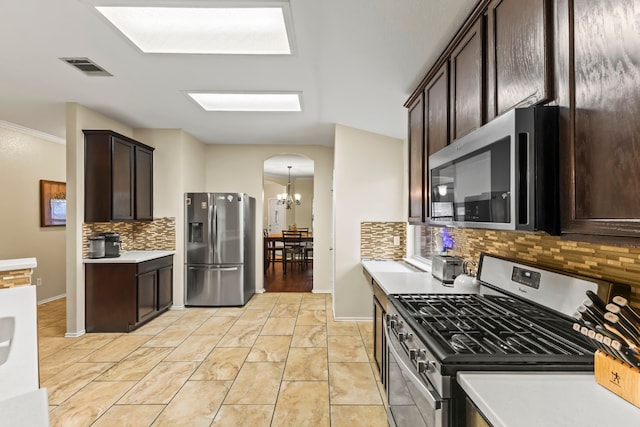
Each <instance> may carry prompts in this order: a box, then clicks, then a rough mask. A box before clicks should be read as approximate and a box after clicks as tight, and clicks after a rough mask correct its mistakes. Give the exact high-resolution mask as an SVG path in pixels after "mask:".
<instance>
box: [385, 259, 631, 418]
mask: <svg viewBox="0 0 640 427" xmlns="http://www.w3.org/2000/svg"><path fill="white" fill-rule="evenodd" d="M478 279H479V281H480V283H481V286H480V289H479V292H478V293H477V294H397V295H390V296H389V306H388V313H387V316H386V318H385V334H386V340H387V357H386V370H385V372H386V374H385V376H386V378H385V380H386V381H385V384H386V386H387V399H388V418H389V423H390V425H391V426H397V427H409V426H410V427H419V426H427V427H436V426H438V427H459V426H465V425H467V417H468V416H469V415H470V414H468V412H470V411H471V409H468V407H469V405H470V403H469V402H468V401H467V399H466V396H465V394H464V392H463V390H462V389H461V387H460V386H459V385H458V383H457V381H456V373H457V372H461V371H591V370H593V352H594V351H595V348H594V347H593V346H592V345H591V343H589V342H588V341H587V340H585V339H584V338H582V337H581V336H580V335H578V334H576V333H575V332H574V331H573V329H572V325H573V321H574V320H575V319H573V317H571V316H572V314H573V312H574V310H575V308H576V307H577V306H578V305H580V304H581V302H582V301H583V300H584V299H585V292H586V291H587V290H591V291H593V292H597V293H598V294H599V295H600V296H601V297H602V298H603V299H604V300H608V299H609V298H610V296H611V294H612V293H615V294H620V293H622V294H625V293H628V287H626V286H625V285H614V284H611V283H606V282H602V281H597V280H592V279H586V278H580V277H575V276H571V275H568V274H563V273H559V272H554V271H549V270H544V269H541V268H538V267H535V266H531V265H526V264H523V263H521V262H515V261H512V260H508V259H503V258H499V257H495V256H490V255H486V254H483V255H482V256H481V261H480V267H479V271H478ZM523 398H526V396H523Z"/></svg>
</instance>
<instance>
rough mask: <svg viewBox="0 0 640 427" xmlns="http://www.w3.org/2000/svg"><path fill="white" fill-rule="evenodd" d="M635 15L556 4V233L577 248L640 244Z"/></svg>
mask: <svg viewBox="0 0 640 427" xmlns="http://www.w3.org/2000/svg"><path fill="white" fill-rule="evenodd" d="M636 9H637V8H636ZM636 9H634V3H633V2H631V3H629V2H627V1H623V0H613V1H607V2H586V1H568V0H561V1H558V22H559V23H560V26H559V33H560V34H563V35H564V36H563V37H562V38H560V39H559V41H558V58H559V67H558V68H559V69H560V70H562V73H559V76H558V82H559V83H558V102H559V104H560V106H561V107H563V109H562V111H563V114H562V116H561V120H560V130H561V141H563V142H564V144H563V145H562V151H561V162H562V166H563V167H562V173H563V175H562V178H563V182H562V191H563V198H562V201H563V206H562V212H563V221H562V231H563V233H566V234H580V235H582V236H574V237H578V238H580V239H581V240H584V239H586V240H594V241H601V242H612V241H615V242H616V243H621V242H623V241H624V237H636V238H637V237H640V185H638V184H639V183H640V167H639V166H640V143H639V141H640V121H639V120H638V118H639V117H640V88H639V86H638V75H639V74H640V65H639V64H640V36H639V35H638V31H637V29H638V23H637V10H636ZM570 30H571V31H570ZM571 36H573V39H572V38H571ZM571 70H573V72H571ZM614 236H615V239H613V238H612V237H614ZM632 244H634V245H637V244H638V242H637V240H635V241H632Z"/></svg>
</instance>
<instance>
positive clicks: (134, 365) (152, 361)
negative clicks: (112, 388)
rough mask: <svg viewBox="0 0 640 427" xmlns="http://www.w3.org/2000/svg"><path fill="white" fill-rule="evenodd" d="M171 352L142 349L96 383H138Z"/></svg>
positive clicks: (169, 349)
mask: <svg viewBox="0 0 640 427" xmlns="http://www.w3.org/2000/svg"><path fill="white" fill-rule="evenodd" d="M171 351H173V349H171V348H162V347H158V348H154V347H141V348H139V349H137V350H135V351H134V352H132V353H131V354H130V355H129V356H127V358H126V359H123V360H122V361H121V362H119V363H117V364H116V365H114V366H113V367H112V368H110V369H109V370H108V371H106V372H105V373H104V374H102V375H101V376H99V377H98V378H97V380H96V381H138V380H140V379H142V378H144V376H145V375H147V374H148V373H149V371H151V370H152V369H153V368H155V367H156V365H158V363H160V362H161V361H162V360H163V359H164V358H165V357H167V355H168V354H169V353H171Z"/></svg>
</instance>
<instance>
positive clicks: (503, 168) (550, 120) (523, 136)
mask: <svg viewBox="0 0 640 427" xmlns="http://www.w3.org/2000/svg"><path fill="white" fill-rule="evenodd" d="M558 180H559V166H558V107H551V106H537V107H528V108H516V109H513V110H511V111H509V112H507V113H504V114H503V115H502V116H500V117H497V118H495V119H494V120H492V121H491V122H489V123H487V124H485V125H484V126H482V127H480V128H479V129H476V130H475V131H473V132H471V133H469V134H468V135H465V136H464V137H462V138H460V139H458V140H456V141H454V142H453V143H452V144H450V145H448V146H447V147H445V148H443V149H442V150H439V151H438V152H436V153H434V154H432V155H431V156H429V182H430V186H431V188H430V196H429V199H430V204H429V215H430V217H431V223H433V224H441V225H456V226H460V227H464V226H468V227H475V228H493V229H502V230H516V229H517V230H530V231H533V230H544V231H547V232H548V233H550V234H558V233H559V224H560V222H559V218H560V217H559V212H560V210H559V194H558Z"/></svg>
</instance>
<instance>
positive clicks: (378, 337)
mask: <svg viewBox="0 0 640 427" xmlns="http://www.w3.org/2000/svg"><path fill="white" fill-rule="evenodd" d="M362 272H363V274H364V276H365V277H366V278H367V282H368V283H369V284H370V285H371V288H372V290H373V359H374V360H375V362H376V367H377V368H378V373H379V374H380V378H381V380H382V384H383V385H385V386H386V378H385V377H386V375H385V374H386V372H385V369H386V367H385V361H386V357H387V356H386V352H387V340H386V338H385V335H384V316H385V315H386V314H387V303H388V298H387V294H385V293H384V291H383V290H382V288H380V285H378V284H377V283H376V281H375V280H373V278H372V277H371V275H370V274H369V273H368V272H367V270H366V269H364V268H363V269H362Z"/></svg>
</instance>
